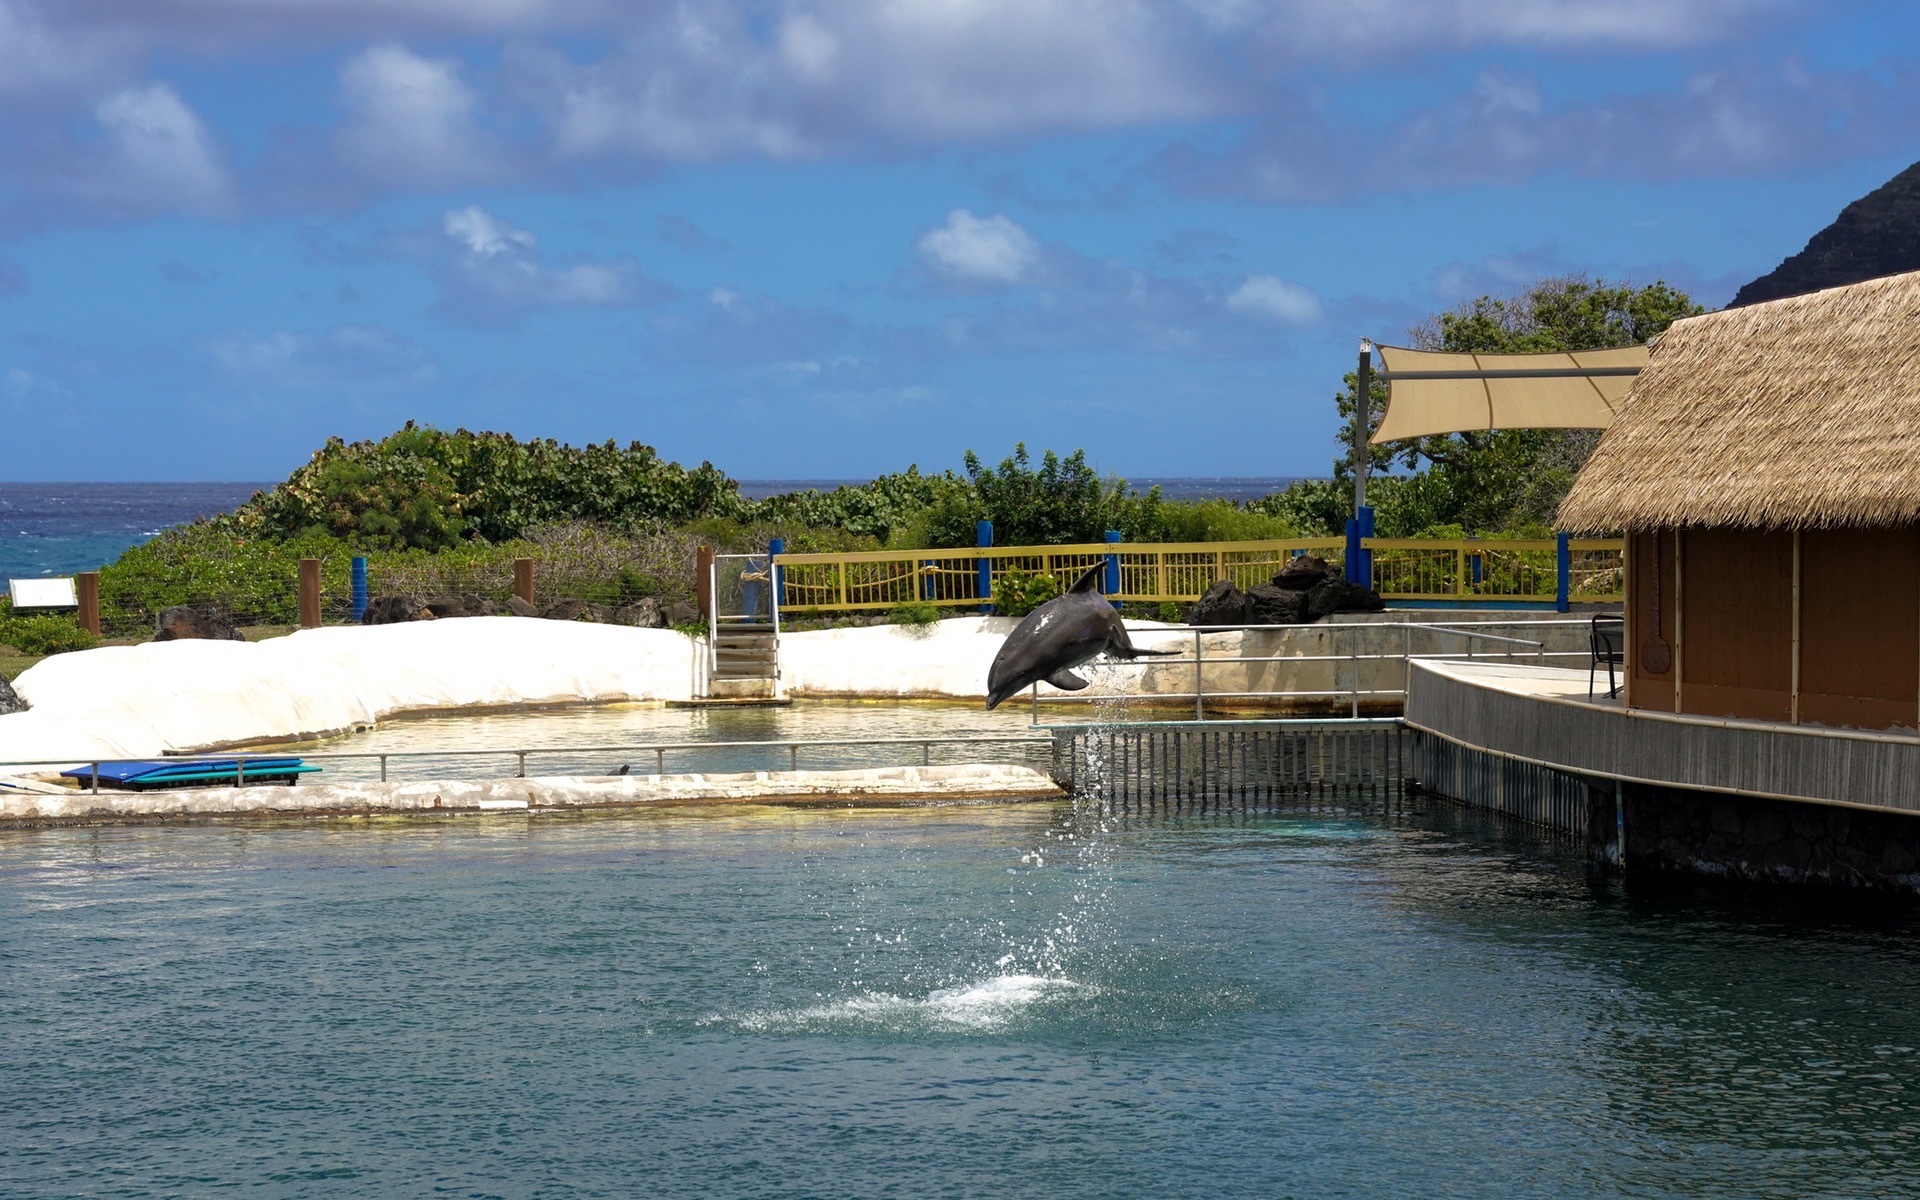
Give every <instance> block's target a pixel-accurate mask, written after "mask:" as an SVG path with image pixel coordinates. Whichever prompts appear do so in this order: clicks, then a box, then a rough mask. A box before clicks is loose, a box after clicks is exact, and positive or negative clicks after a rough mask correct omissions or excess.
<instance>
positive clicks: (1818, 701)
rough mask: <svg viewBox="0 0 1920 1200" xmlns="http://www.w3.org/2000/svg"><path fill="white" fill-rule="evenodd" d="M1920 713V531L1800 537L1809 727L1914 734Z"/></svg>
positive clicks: (1803, 698)
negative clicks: (1896, 730) (1895, 730)
mask: <svg viewBox="0 0 1920 1200" xmlns="http://www.w3.org/2000/svg"><path fill="white" fill-rule="evenodd" d="M1916 706H1920V529H1916V528H1913V527H1911V526H1909V527H1904V528H1895V529H1821V530H1809V531H1807V532H1806V533H1803V534H1801V538H1800V719H1801V720H1802V721H1803V722H1810V723H1814V724H1819V725H1839V726H1848V727H1851V728H1855V729H1893V728H1899V727H1905V728H1913V726H1914V724H1915V717H1916Z"/></svg>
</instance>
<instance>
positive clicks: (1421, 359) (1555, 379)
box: [1372, 346, 1647, 446]
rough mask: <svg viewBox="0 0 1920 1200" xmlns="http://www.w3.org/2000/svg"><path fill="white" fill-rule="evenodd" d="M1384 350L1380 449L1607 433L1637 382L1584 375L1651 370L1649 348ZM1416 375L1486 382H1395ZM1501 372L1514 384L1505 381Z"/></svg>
mask: <svg viewBox="0 0 1920 1200" xmlns="http://www.w3.org/2000/svg"><path fill="white" fill-rule="evenodd" d="M1379 350H1380V359H1381V361H1382V362H1384V363H1385V364H1386V374H1387V415H1386V416H1385V417H1383V418H1382V419H1381V421H1380V428H1379V429H1378V430H1376V431H1375V432H1374V435H1373V439H1372V441H1373V444H1374V445H1376V446H1377V445H1379V444H1380V443H1382V442H1397V441H1402V440H1404V439H1406V438H1417V437H1428V436H1430V435H1433V434H1440V433H1468V432H1473V431H1477V430H1484V429H1605V428H1606V427H1607V426H1609V425H1611V424H1613V418H1614V414H1615V413H1617V412H1618V411H1619V410H1620V404H1621V402H1622V401H1623V400H1624V399H1625V398H1626V395H1627V389H1628V388H1629V387H1631V386H1632V385H1633V379H1634V377H1633V376H1632V375H1630V374H1611V375H1588V374H1582V373H1581V372H1582V371H1584V370H1592V369H1601V370H1613V371H1620V370H1627V369H1633V368H1639V367H1644V366H1646V365H1647V347H1645V346H1622V347H1620V348H1618V349H1614V350H1576V351H1572V352H1569V353H1565V354H1450V353H1445V352H1441V351H1436V350H1409V349H1406V348H1404V347H1401V346H1381V347H1380V348H1379ZM1409 372H1418V373H1427V372H1449V373H1453V372H1486V373H1487V377H1485V378H1475V379H1404V378H1403V379H1395V378H1393V376H1396V375H1401V374H1403V373H1409ZM1502 372H1510V373H1512V374H1511V377H1508V378H1501V375H1500V373H1502ZM1543 372H1563V373H1562V374H1543Z"/></svg>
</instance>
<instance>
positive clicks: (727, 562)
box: [707, 554, 780, 699]
mask: <svg viewBox="0 0 1920 1200" xmlns="http://www.w3.org/2000/svg"><path fill="white" fill-rule="evenodd" d="M711 569H712V571H713V576H712V579H711V580H710V581H709V582H710V589H711V590H710V591H709V592H708V594H709V595H710V596H712V597H713V611H712V613H711V615H710V616H709V617H708V618H707V691H708V694H709V695H710V696H712V697H714V698H716V699H771V698H773V697H775V696H777V695H778V694H779V689H780V601H779V592H778V589H777V588H776V587H775V582H776V581H775V579H774V578H773V567H772V565H771V560H770V559H769V558H768V556H767V555H764V554H716V555H714V556H713V567H712V568H711Z"/></svg>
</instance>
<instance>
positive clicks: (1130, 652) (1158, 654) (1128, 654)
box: [1115, 646, 1180, 658]
mask: <svg viewBox="0 0 1920 1200" xmlns="http://www.w3.org/2000/svg"><path fill="white" fill-rule="evenodd" d="M1178 653H1180V651H1178V650H1146V649H1142V648H1141V647H1139V646H1128V647H1126V648H1125V649H1123V650H1118V651H1115V654H1116V655H1117V656H1118V657H1120V658H1167V657H1169V656H1171V655H1175V654H1178Z"/></svg>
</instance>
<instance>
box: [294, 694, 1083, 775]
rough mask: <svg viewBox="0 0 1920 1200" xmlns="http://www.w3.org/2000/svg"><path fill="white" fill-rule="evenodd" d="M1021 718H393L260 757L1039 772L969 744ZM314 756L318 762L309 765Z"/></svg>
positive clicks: (497, 770)
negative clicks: (926, 741)
mask: <svg viewBox="0 0 1920 1200" xmlns="http://www.w3.org/2000/svg"><path fill="white" fill-rule="evenodd" d="M1034 732H1035V731H1034V730H1032V729H1031V728H1030V725H1029V716H1028V714H1027V712H1026V711H1025V710H1024V709H1022V710H1020V711H1017V712H1016V711H1014V710H1013V709H1012V708H1011V707H1002V708H1000V709H997V710H995V711H993V712H987V711H986V710H985V708H984V707H982V706H981V705H978V704H945V703H927V702H911V701H835V700H807V701H798V702H795V703H793V704H787V705H767V706H748V707H705V708H678V707H663V706H660V705H639V704H605V705H583V706H578V707H569V708H549V709H531V710H525V711H518V712H496V713H478V714H469V715H460V716H445V717H402V718H398V719H395V720H392V721H387V722H384V723H382V724H380V725H377V726H374V727H372V728H370V729H366V730H362V731H360V732H358V733H352V734H346V735H343V736H340V737H334V738H327V739H324V740H320V741H311V742H286V743H278V744H276V745H274V746H265V747H259V749H262V750H277V749H285V750H292V751H296V752H299V753H302V754H305V755H308V756H309V757H311V758H312V759H313V761H314V762H315V763H316V764H318V765H320V766H321V767H322V768H323V771H324V773H323V774H322V775H318V776H314V777H312V779H313V781H318V782H350V781H353V780H365V779H377V778H378V777H379V774H380V764H379V762H378V761H377V760H367V759H361V760H355V759H331V760H330V759H327V758H325V757H324V755H327V754H359V753H376V754H377V753H380V752H387V753H398V754H406V755H409V756H416V755H417V756H418V757H408V758H404V759H403V758H395V759H390V760H389V762H388V764H387V766H388V777H389V778H391V779H403V778H404V779H448V778H469V779H483V778H501V777H504V776H509V775H513V774H515V773H516V772H517V771H518V770H519V761H518V758H517V756H516V755H515V754H514V753H513V751H516V750H522V749H544V748H553V747H569V746H578V747H589V746H609V747H612V746H620V747H640V746H655V745H662V744H670V743H688V742H768V741H782V742H784V741H802V742H829V741H834V740H847V739H866V740H877V739H885V738H945V739H953V740H950V741H948V742H947V743H945V744H939V745H933V746H931V747H929V748H928V751H927V754H926V761H929V762H933V763H961V762H1008V763H1017V764H1022V765H1027V766H1036V767H1042V768H1044V767H1045V766H1046V765H1047V763H1048V760H1049V754H1050V751H1049V750H1048V748H1047V747H1046V746H1045V745H1040V746H1037V747H1032V746H1030V747H1019V746H1015V745H1009V744H1005V743H1000V744H995V743H981V742H978V741H973V740H971V739H975V738H977V737H979V736H980V735H983V734H984V735H993V736H1015V737H1017V736H1022V735H1028V734H1032V733H1034ZM454 750H460V751H473V750H486V751H492V752H494V753H489V754H486V755H480V756H473V755H454V754H448V753H446V752H447V751H454ZM315 755H320V756H322V757H313V756H315ZM660 761H661V760H660V759H659V758H658V757H657V756H656V755H654V754H652V753H650V752H636V753H627V754H622V753H617V752H603V751H595V752H583V753H578V754H536V755H532V756H530V757H529V759H528V763H527V773H528V774H530V775H611V774H615V773H617V772H618V771H619V770H620V768H621V767H622V766H625V767H627V768H629V769H630V770H631V771H633V772H635V773H640V774H646V773H650V772H652V771H653V770H655V769H656V767H657V766H659V765H660ZM921 761H922V752H921V750H920V748H919V747H917V746H900V745H894V746H817V747H812V748H807V749H803V750H802V751H801V753H800V756H799V759H798V765H799V766H800V767H801V768H802V769H806V770H841V769H848V768H853V767H883V766H897V765H899V764H902V763H919V762H921ZM794 762H795V760H794V759H793V758H792V757H791V756H790V755H789V752H788V751H787V750H785V749H769V748H758V749H754V748H747V747H731V748H724V749H723V748H715V749H712V750H704V749H703V750H677V751H672V752H669V753H668V754H667V756H666V758H665V766H666V769H667V770H668V771H669V772H682V771H699V772H715V771H766V770H785V769H787V768H788V767H789V766H791V765H793V763H794Z"/></svg>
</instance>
